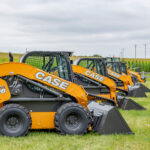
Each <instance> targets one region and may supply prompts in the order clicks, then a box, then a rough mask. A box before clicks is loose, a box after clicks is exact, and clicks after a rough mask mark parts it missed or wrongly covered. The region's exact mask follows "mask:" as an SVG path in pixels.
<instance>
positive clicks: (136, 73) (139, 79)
mask: <svg viewBox="0 0 150 150" xmlns="http://www.w3.org/2000/svg"><path fill="white" fill-rule="evenodd" d="M127 73H128V74H130V75H133V76H136V77H137V78H138V81H139V82H142V83H144V80H142V79H141V76H140V74H139V73H138V72H135V71H131V70H129V69H127Z"/></svg>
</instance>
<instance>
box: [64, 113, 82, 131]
mask: <svg viewBox="0 0 150 150" xmlns="http://www.w3.org/2000/svg"><path fill="white" fill-rule="evenodd" d="M81 120H82V118H81V116H79V114H77V113H71V114H68V115H67V116H66V119H65V126H66V127H67V128H68V129H70V130H75V129H77V128H78V127H80V126H81V124H82V123H81Z"/></svg>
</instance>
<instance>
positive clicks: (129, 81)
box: [122, 73, 134, 86]
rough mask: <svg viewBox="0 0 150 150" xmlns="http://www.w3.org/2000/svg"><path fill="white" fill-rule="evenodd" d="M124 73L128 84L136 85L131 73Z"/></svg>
mask: <svg viewBox="0 0 150 150" xmlns="http://www.w3.org/2000/svg"><path fill="white" fill-rule="evenodd" d="M122 75H123V76H124V77H125V78H126V79H127V80H128V85H131V86H132V85H134V83H133V82H132V77H131V75H127V74H125V73H122Z"/></svg>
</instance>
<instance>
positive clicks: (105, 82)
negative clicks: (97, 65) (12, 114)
mask: <svg viewBox="0 0 150 150" xmlns="http://www.w3.org/2000/svg"><path fill="white" fill-rule="evenodd" d="M72 69H73V72H74V73H77V74H82V75H83V76H86V77H88V78H90V79H92V80H95V81H97V82H99V83H102V84H103V85H106V86H107V87H108V88H109V89H110V99H113V100H114V101H115V102H116V104H117V100H116V84H115V82H114V81H113V80H111V79H109V78H107V77H104V76H102V75H100V74H97V73H95V72H93V71H91V70H89V69H86V68H84V67H81V66H78V65H72ZM99 96H100V95H99Z"/></svg>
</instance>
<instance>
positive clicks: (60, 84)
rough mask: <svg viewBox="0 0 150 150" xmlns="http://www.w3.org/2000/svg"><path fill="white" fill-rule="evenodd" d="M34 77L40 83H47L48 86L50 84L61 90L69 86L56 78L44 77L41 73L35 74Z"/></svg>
mask: <svg viewBox="0 0 150 150" xmlns="http://www.w3.org/2000/svg"><path fill="white" fill-rule="evenodd" d="M35 77H36V78H37V79H39V80H42V81H44V82H47V83H49V84H52V85H54V86H56V87H59V88H61V89H63V90H66V89H67V87H68V86H69V83H67V82H64V81H61V80H59V79H57V78H52V76H50V75H48V76H46V75H45V73H43V72H37V73H36V74H35Z"/></svg>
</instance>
